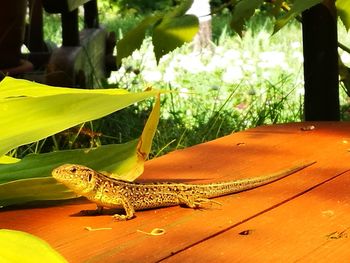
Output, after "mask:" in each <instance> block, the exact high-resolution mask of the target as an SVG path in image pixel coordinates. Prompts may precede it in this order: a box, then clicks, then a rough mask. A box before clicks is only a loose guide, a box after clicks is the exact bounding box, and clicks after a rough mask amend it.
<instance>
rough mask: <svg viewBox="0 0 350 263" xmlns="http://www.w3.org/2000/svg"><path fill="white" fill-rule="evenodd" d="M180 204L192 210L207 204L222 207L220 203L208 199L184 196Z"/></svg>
mask: <svg viewBox="0 0 350 263" xmlns="http://www.w3.org/2000/svg"><path fill="white" fill-rule="evenodd" d="M180 202H181V203H182V204H184V205H186V206H188V207H190V208H194V209H197V208H201V207H203V204H205V203H214V204H219V205H221V204H220V203H219V202H216V201H214V200H211V199H208V198H193V197H189V196H187V197H184V196H182V197H181V198H180Z"/></svg>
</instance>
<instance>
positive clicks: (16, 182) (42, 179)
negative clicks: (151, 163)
mask: <svg viewBox="0 0 350 263" xmlns="http://www.w3.org/2000/svg"><path fill="white" fill-rule="evenodd" d="M137 146H138V140H133V141H130V142H128V143H124V144H110V145H103V146H100V147H98V148H91V149H77V150H66V151H58V152H52V153H44V154H30V155H27V156H25V157H24V158H23V159H22V160H21V161H19V162H17V163H13V164H1V165H0V206H3V207H4V206H8V205H12V204H20V203H26V202H31V201H36V200H59V199H68V198H73V197H75V196H76V195H75V194H73V193H72V192H71V191H68V190H67V188H65V187H64V186H62V185H60V184H57V182H56V180H54V179H53V178H52V177H50V176H51V171H52V170H53V169H54V168H56V167H58V166H60V165H62V164H66V163H77V164H82V165H86V166H89V167H91V168H93V169H95V170H97V171H100V172H107V173H110V174H113V177H114V178H118V179H123V180H134V179H135V178H137V177H138V176H140V175H141V174H142V172H143V163H141V166H140V162H139V158H138V153H137Z"/></svg>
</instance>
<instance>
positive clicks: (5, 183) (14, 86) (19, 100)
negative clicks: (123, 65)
mask: <svg viewBox="0 0 350 263" xmlns="http://www.w3.org/2000/svg"><path fill="white" fill-rule="evenodd" d="M157 94H159V91H152V90H150V91H144V92H137V93H129V92H128V91H126V90H121V89H98V90H82V89H70V88H57V87H50V86H46V85H41V84H37V83H33V82H29V81H25V80H18V79H13V78H10V77H6V78H5V79H4V80H3V81H1V82H0V102H1V103H0V126H1V127H2V128H1V130H0V207H3V206H7V205H10V204H18V203H25V202H29V201H34V200H57V199H67V198H72V197H75V195H74V194H72V193H71V192H70V191H68V190H67V189H66V188H65V187H63V186H62V185H60V184H57V183H56V182H55V180H54V179H53V178H51V171H52V169H53V168H55V167H57V166H59V165H61V164H64V163H79V164H84V165H87V166H91V167H93V168H94V169H97V170H100V171H106V172H109V173H112V175H111V176H112V177H115V178H120V179H121V178H122V179H124V180H134V179H135V178H137V177H138V176H139V175H140V174H141V173H142V172H143V163H144V161H145V160H146V158H147V156H148V153H149V151H150V148H151V143H152V138H153V135H154V133H155V130H156V127H157V123H158V118H159V108H160V105H159V99H157V103H156V104H155V107H154V109H153V111H152V113H151V115H150V117H149V120H148V122H147V123H146V125H145V129H144V132H143V133H142V134H141V139H140V140H137V139H136V140H133V141H130V142H127V143H124V144H121V145H120V144H118V145H116V144H110V145H103V146H100V147H97V148H88V149H76V150H67V151H56V152H51V153H46V154H30V155H27V156H25V157H24V158H23V159H17V158H13V157H11V156H10V155H8V154H9V153H10V152H11V150H12V149H14V148H16V147H18V146H20V145H24V144H27V143H31V142H33V141H37V140H40V139H42V138H45V137H47V136H50V135H52V134H55V133H57V132H60V131H62V130H65V129H67V128H69V127H71V126H74V125H77V124H80V123H82V122H85V121H89V120H93V119H97V118H100V117H102V116H105V115H107V114H110V113H112V112H114V111H117V110H120V109H122V108H124V107H127V106H129V105H130V104H133V103H135V102H138V101H140V100H143V99H146V98H150V97H154V96H155V95H157Z"/></svg>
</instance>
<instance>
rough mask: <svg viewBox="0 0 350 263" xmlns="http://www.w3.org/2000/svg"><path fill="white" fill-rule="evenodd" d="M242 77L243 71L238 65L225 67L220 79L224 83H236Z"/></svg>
mask: <svg viewBox="0 0 350 263" xmlns="http://www.w3.org/2000/svg"><path fill="white" fill-rule="evenodd" d="M243 77H244V74H243V71H242V69H241V68H240V67H237V66H231V67H228V68H227V69H226V71H225V72H224V74H223V75H222V81H223V82H225V83H229V84H232V83H237V82H240V81H241V80H242V79H243Z"/></svg>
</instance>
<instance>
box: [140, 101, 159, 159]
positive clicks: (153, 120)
mask: <svg viewBox="0 0 350 263" xmlns="http://www.w3.org/2000/svg"><path fill="white" fill-rule="evenodd" d="M159 116H160V94H158V96H157V99H156V101H155V103H154V106H153V110H152V112H151V114H150V115H149V117H148V120H147V122H146V124H145V127H144V128H143V131H142V134H141V138H140V143H139V146H138V152H139V154H140V155H141V156H143V159H144V160H146V159H147V157H148V155H149V153H150V151H151V147H152V141H153V137H154V134H155V133H156V131H157V127H158V122H159Z"/></svg>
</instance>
